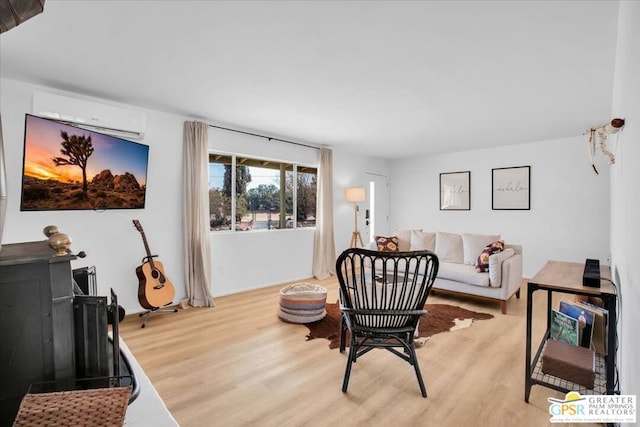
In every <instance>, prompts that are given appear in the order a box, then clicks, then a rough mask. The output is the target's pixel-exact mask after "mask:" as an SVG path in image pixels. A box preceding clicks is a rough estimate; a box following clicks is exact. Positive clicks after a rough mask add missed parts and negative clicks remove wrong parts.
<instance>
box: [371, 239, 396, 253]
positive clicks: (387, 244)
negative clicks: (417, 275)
mask: <svg viewBox="0 0 640 427" xmlns="http://www.w3.org/2000/svg"><path fill="white" fill-rule="evenodd" d="M376 245H377V246H378V251H380V252H398V251H399V249H398V238H397V237H396V236H391V237H385V236H376Z"/></svg>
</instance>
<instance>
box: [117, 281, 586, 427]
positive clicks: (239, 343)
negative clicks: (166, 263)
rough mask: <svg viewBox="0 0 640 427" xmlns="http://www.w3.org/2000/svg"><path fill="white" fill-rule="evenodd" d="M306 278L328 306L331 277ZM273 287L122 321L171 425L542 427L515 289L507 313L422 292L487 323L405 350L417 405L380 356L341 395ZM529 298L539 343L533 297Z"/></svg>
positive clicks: (325, 357) (522, 303)
mask: <svg viewBox="0 0 640 427" xmlns="http://www.w3.org/2000/svg"><path fill="white" fill-rule="evenodd" d="M308 281H309V282H312V283H318V284H321V285H322V286H325V287H326V288H327V289H328V301H331V302H333V301H336V300H337V295H338V292H337V289H338V284H337V280H336V279H335V278H331V279H329V280H326V281H317V280H314V279H310V280H308ZM284 285H286V284H282V285H278V286H272V287H268V288H263V289H258V290H254V291H250V292H244V293H240V294H235V295H229V296H224V297H219V298H216V307H214V308H197V309H196V308H191V309H188V310H180V311H179V312H178V313H177V314H161V315H157V316H152V317H151V319H150V320H149V322H148V324H147V327H146V328H144V329H142V328H140V320H139V317H138V316H137V315H130V316H127V318H126V319H125V320H124V322H123V323H122V325H121V336H122V337H123V339H124V340H125V341H126V343H127V345H128V346H129V348H130V349H131V351H132V352H133V353H134V355H135V356H136V358H137V360H138V362H139V363H140V365H141V366H142V367H143V369H144V370H145V372H146V373H147V375H148V376H149V378H150V379H151V381H152V382H153V384H154V385H155V387H156V389H157V390H158V392H159V394H160V395H161V396H162V398H163V399H164V401H165V403H166V405H167V407H168V408H169V410H170V411H171V413H172V414H173V416H174V417H175V418H176V420H177V421H178V423H179V424H180V425H181V426H184V427H190V426H225V427H228V426H332V425H341V426H359V425H363V424H367V425H372V426H387V425H394V426H419V425H420V426H422V425H433V426H516V425H517V426H545V425H549V424H550V423H549V414H548V409H549V402H548V401H547V398H548V397H555V398H564V395H563V394H561V393H558V392H555V391H553V390H551V389H548V388H546V387H542V386H534V387H533V388H532V392H531V397H530V403H529V404H527V403H525V402H524V364H525V363H524V362H525V361H524V359H525V329H526V321H525V313H526V285H525V282H523V287H522V292H521V295H522V297H521V299H516V298H515V297H514V298H512V299H511V300H510V301H509V303H508V306H507V308H508V314H507V315H502V314H501V313H500V307H499V304H497V303H492V302H488V301H481V300H478V299H473V298H464V297H459V296H451V295H446V294H444V293H436V294H434V295H431V296H429V299H428V301H427V302H428V303H429V302H431V303H433V302H442V303H448V304H455V305H459V306H462V307H464V308H468V309H471V310H475V311H482V312H487V313H491V314H493V315H494V316H495V317H494V318H493V319H490V320H483V321H478V322H474V324H473V325H472V326H471V327H469V328H467V329H463V330H458V331H453V332H446V333H442V334H438V335H435V336H433V337H431V338H430V339H429V340H428V341H427V343H426V344H425V346H424V347H422V348H420V349H418V350H417V353H418V358H419V361H420V367H421V370H422V375H423V377H424V380H425V384H426V387H427V393H428V397H427V398H426V399H424V398H422V397H421V395H420V390H419V388H418V384H417V381H416V378H415V373H414V372H413V369H412V367H411V366H410V365H408V364H407V363H406V362H403V361H402V360H400V359H399V358H397V357H395V356H393V355H392V354H390V353H388V352H386V351H384V350H379V351H374V352H372V353H369V354H368V355H366V356H364V357H363V358H362V359H360V360H358V363H357V364H356V365H354V368H353V370H352V373H351V380H350V384H349V391H348V393H347V394H343V393H342V391H341V386H342V378H343V374H344V368H345V360H346V356H345V355H346V353H345V354H341V353H339V352H338V350H330V349H329V347H328V341H326V340H313V341H306V340H305V335H306V333H307V329H306V327H305V326H303V325H294V324H287V323H284V322H282V321H280V320H279V319H278V317H277V307H278V299H279V293H278V292H279V289H280V288H281V287H283V286H284ZM537 294H539V295H535V296H534V297H535V298H536V301H535V305H534V308H537V309H536V310H535V312H534V317H535V319H536V322H535V323H536V325H538V326H537V327H536V328H535V329H534V337H537V338H536V339H537V340H538V341H539V337H541V334H542V327H543V325H544V320H543V319H544V308H543V307H544V295H542V293H541V292H538V293H537ZM538 298H540V300H539V301H538ZM565 425H566V424H565ZM580 426H585V424H580Z"/></svg>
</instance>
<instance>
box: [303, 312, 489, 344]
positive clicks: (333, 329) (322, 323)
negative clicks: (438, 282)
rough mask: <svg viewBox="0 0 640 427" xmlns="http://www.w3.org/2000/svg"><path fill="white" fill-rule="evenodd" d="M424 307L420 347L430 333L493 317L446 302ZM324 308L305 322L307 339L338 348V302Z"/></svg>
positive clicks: (461, 326)
mask: <svg viewBox="0 0 640 427" xmlns="http://www.w3.org/2000/svg"><path fill="white" fill-rule="evenodd" d="M424 307H425V310H427V311H428V312H429V314H427V315H426V316H424V317H422V318H421V319H420V324H419V326H418V337H417V338H416V339H415V346H416V347H422V346H423V345H424V343H425V342H426V341H427V339H428V338H429V337H430V336H432V335H435V334H439V333H440V332H447V331H454V330H457V329H464V328H468V327H469V326H471V324H472V323H473V321H474V320H485V319H491V318H493V315H492V314H487V313H477V312H475V311H471V310H466V309H464V308H461V307H456V306H453V305H448V304H426V305H425V306H424ZM326 309H327V315H326V317H325V318H324V319H322V320H318V321H317V322H311V323H306V324H305V326H306V327H307V328H309V334H307V341H309V340H313V339H316V338H324V339H327V340H329V348H338V347H339V346H340V308H339V306H338V303H327V305H326ZM347 344H348V341H347Z"/></svg>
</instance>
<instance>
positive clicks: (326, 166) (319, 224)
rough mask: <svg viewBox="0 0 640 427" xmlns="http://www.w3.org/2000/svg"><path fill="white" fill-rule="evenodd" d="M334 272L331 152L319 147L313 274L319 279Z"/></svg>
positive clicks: (334, 246)
mask: <svg viewBox="0 0 640 427" xmlns="http://www.w3.org/2000/svg"><path fill="white" fill-rule="evenodd" d="M331 274H336V245H335V242H334V239H333V153H332V151H331V149H330V148H321V149H320V166H319V167H318V191H317V196H316V231H315V235H314V242H313V275H314V276H315V277H316V278H317V279H320V280H324V279H326V278H328V277H329V276H330V275H331Z"/></svg>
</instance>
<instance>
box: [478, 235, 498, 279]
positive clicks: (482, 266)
mask: <svg viewBox="0 0 640 427" xmlns="http://www.w3.org/2000/svg"><path fill="white" fill-rule="evenodd" d="M503 250H504V241H502V240H498V241H496V242H493V243H492V244H490V245H487V246H485V248H484V249H483V250H482V252H480V256H478V260H477V261H476V271H477V272H478V273H483V272H485V271H489V257H490V256H491V255H493V254H497V253H498V252H502V251H503Z"/></svg>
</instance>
